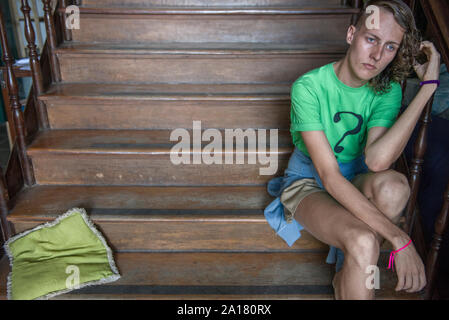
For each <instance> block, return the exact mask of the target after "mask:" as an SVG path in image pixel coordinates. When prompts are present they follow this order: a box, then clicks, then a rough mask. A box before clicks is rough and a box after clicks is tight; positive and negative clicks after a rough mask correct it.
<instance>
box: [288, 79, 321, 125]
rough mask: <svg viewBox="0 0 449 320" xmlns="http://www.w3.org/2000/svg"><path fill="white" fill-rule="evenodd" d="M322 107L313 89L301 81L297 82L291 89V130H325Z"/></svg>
mask: <svg viewBox="0 0 449 320" xmlns="http://www.w3.org/2000/svg"><path fill="white" fill-rule="evenodd" d="M319 107H320V105H319V102H318V99H317V97H316V94H314V91H313V89H312V90H311V87H310V86H308V85H306V84H305V83H304V82H302V81H301V80H298V81H296V82H295V83H293V85H292V89H291V110H290V120H291V130H292V131H314V130H324V127H323V124H322V123H321V114H320V108H319Z"/></svg>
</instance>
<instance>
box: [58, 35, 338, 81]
mask: <svg viewBox="0 0 449 320" xmlns="http://www.w3.org/2000/svg"><path fill="white" fill-rule="evenodd" d="M345 50H346V45H335V43H334V45H330V44H329V45H328V44H325V43H323V44H321V45H318V46H317V45H307V44H301V45H289V44H276V45H273V44H263V43H262V44H261V43H259V44H251V43H246V44H238V43H229V44H223V43H190V44H188V43H183V44H180V43H171V44H169V43H167V44H151V45H149V44H138V45H126V44H113V45H112V44H95V43H76V42H73V43H64V44H63V45H61V47H60V48H58V49H57V50H56V53H57V56H58V59H59V62H60V69H61V75H62V80H63V81H67V82H83V83H92V82H94V83H95V82H108V83H117V82H120V83H124V82H132V83H172V84H175V83H198V84H221V83H228V84H229V83H233V84H254V83H256V84H266V83H284V84H289V85H290V84H291V83H293V82H294V81H295V80H296V79H297V78H298V77H299V76H300V75H302V74H303V73H305V72H307V71H310V70H312V69H315V68H317V67H320V66H323V65H325V64H327V63H330V62H333V61H337V60H338V59H340V58H341V57H342V56H343V55H344V53H345Z"/></svg>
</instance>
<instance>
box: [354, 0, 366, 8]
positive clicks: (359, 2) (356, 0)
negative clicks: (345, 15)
mask: <svg viewBox="0 0 449 320" xmlns="http://www.w3.org/2000/svg"><path fill="white" fill-rule="evenodd" d="M362 4H363V3H362V0H352V5H353V6H354V8H358V9H360V8H362V7H363V5H362Z"/></svg>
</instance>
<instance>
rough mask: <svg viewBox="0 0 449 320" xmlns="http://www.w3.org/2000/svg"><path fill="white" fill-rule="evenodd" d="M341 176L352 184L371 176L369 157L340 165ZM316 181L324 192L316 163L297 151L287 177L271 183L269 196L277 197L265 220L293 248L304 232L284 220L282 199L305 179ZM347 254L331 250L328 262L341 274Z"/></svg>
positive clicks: (269, 183)
mask: <svg viewBox="0 0 449 320" xmlns="http://www.w3.org/2000/svg"><path fill="white" fill-rule="evenodd" d="M338 165H339V167H340V172H341V174H342V175H343V176H344V177H345V178H346V179H348V180H349V181H351V180H352V179H353V178H354V177H355V176H356V175H357V174H360V173H365V172H368V167H367V166H366V164H365V157H364V155H361V156H360V157H359V158H357V159H354V160H352V161H351V162H347V163H341V162H338ZM304 178H314V179H315V180H316V182H317V183H318V185H319V186H320V187H321V188H322V189H324V187H323V184H322V182H321V179H320V177H319V175H318V172H317V171H316V168H315V166H314V165H313V163H312V160H311V159H310V158H309V157H308V156H307V155H305V154H304V153H302V152H301V151H300V150H299V149H298V148H297V147H295V149H294V151H293V153H292V155H291V156H290V160H289V162H288V166H287V169H286V170H285V171H284V176H282V177H276V178H273V179H271V180H270V181H269V182H268V186H267V190H268V193H269V194H270V195H271V196H273V197H276V199H275V200H273V201H272V202H271V203H270V204H269V205H268V206H267V207H266V208H265V210H264V214H265V218H266V219H267V222H268V224H269V225H270V226H271V228H273V230H274V231H275V232H276V233H277V234H278V235H279V236H280V237H281V238H282V239H283V240H284V241H285V242H287V244H288V245H289V246H290V247H291V246H292V245H293V244H294V243H295V241H296V240H298V239H299V238H300V237H301V232H300V231H301V230H302V229H304V227H303V226H301V225H300V224H299V223H298V222H297V221H296V220H293V222H291V223H288V222H287V221H286V220H285V217H284V206H283V205H282V203H281V200H280V196H281V194H282V192H283V191H284V189H286V188H288V187H289V186H290V185H291V184H292V183H293V182H295V181H297V180H299V179H304ZM343 261H344V254H343V251H342V250H340V249H338V248H335V247H333V246H330V250H329V253H328V256H327V259H326V262H327V263H330V264H333V263H336V271H337V272H338V271H340V269H341V268H342V266H343Z"/></svg>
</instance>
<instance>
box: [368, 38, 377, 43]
mask: <svg viewBox="0 0 449 320" xmlns="http://www.w3.org/2000/svg"><path fill="white" fill-rule="evenodd" d="M367 39H368V42H372V41H374V40H375V39H374V38H367ZM371 40H372V41H371Z"/></svg>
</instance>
